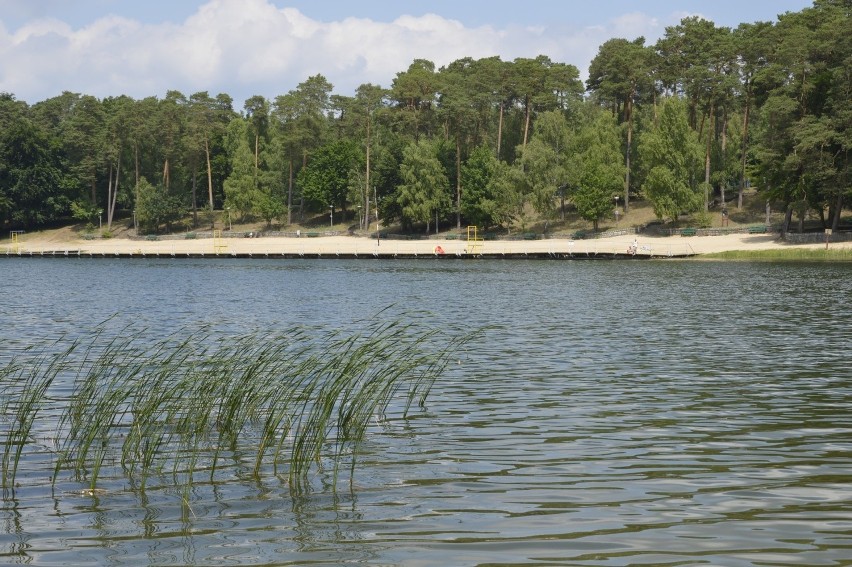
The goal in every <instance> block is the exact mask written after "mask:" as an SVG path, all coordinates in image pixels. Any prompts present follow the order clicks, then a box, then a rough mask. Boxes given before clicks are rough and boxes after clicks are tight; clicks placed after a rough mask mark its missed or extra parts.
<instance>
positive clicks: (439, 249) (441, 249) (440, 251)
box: [435, 246, 444, 254]
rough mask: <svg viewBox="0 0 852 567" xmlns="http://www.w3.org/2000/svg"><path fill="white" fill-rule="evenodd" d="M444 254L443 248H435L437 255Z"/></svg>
mask: <svg viewBox="0 0 852 567" xmlns="http://www.w3.org/2000/svg"><path fill="white" fill-rule="evenodd" d="M443 253H444V249H443V248H441V247H440V246H435V254H443Z"/></svg>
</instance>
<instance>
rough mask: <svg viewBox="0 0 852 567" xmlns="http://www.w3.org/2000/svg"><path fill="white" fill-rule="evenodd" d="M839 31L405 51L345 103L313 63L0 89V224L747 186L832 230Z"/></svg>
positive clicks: (551, 205) (556, 200)
mask: <svg viewBox="0 0 852 567" xmlns="http://www.w3.org/2000/svg"><path fill="white" fill-rule="evenodd" d="M851 29H852V9H850V3H849V1H848V0H814V2H813V5H812V6H810V7H808V8H805V9H803V10H801V11H799V12H788V13H785V14H783V15H781V16H779V17H778V19H777V21H774V22H753V23H743V24H741V25H739V26H738V27H736V28H735V29H730V28H727V27H723V26H717V25H716V24H714V23H713V22H710V21H707V20H704V19H701V18H699V17H689V18H685V19H683V20H682V21H681V22H679V23H678V24H677V25H674V26H670V27H669V28H667V29H666V30H665V33H664V34H663V36H662V37H661V38H660V39H659V40H658V41H657V42H656V43H654V44H652V45H649V44H646V41H645V39H644V38H642V37H638V38H619V37H616V38H610V39H607V40H606V41H604V42H603V43H602V44H601V45H600V47H599V50H598V53H597V54H596V55H595V57H594V58H593V60H592V61H591V62H590V65H589V76H588V79H587V80H586V84H585V85H583V84H582V83H581V82H580V79H579V71H578V69H577V67H576V66H575V65H572V64H570V63H564V62H557V61H553V60H551V59H550V58H549V57H548V56H547V55H544V54H542V55H538V56H536V57H531V58H526V57H522V58H517V59H514V60H512V61H503V60H501V59H500V58H499V57H488V58H483V59H474V58H472V57H463V58H461V59H458V60H456V61H453V62H451V63H449V64H448V65H446V66H444V67H441V68H437V67H436V66H435V64H434V63H433V62H431V61H428V60H426V59H415V60H414V61H413V62H412V63H411V64H410V65H409V66H408V67H407V68H406V69H404V70H401V71H400V72H398V73H397V74H396V76H395V77H394V78H393V80H392V82H391V84H390V85H388V86H386V87H385V86H381V85H374V84H364V85H361V86H360V87H359V88H358V89H357V90H356V92H355V93H354V96H351V97H350V96H342V95H339V94H333V85H332V84H331V83H329V81H328V80H327V79H326V78H325V77H323V76H322V75H321V74H316V75H313V76H311V77H308V78H307V79H306V80H305V81H304V82H302V83H300V84H299V85H296V86H294V87H293V88H292V89H291V90H289V91H286V92H283V93H282V94H280V95H278V96H275V97H273V98H272V99H267V98H265V97H264V96H262V95H255V96H252V97H250V98H249V99H248V100H246V101H243V103H242V104H238V105H237V106H236V108H238V109H240V110H235V104H234V101H233V100H232V99H231V97H230V96H229V95H227V94H225V93H220V94H218V95H215V96H213V95H211V94H209V93H208V92H206V91H202V92H198V93H194V94H191V95H189V96H187V95H185V94H183V93H180V92H178V91H168V92H167V93H165V96H164V97H162V98H157V97H155V96H151V97H146V98H143V99H141V100H134V99H132V98H130V97H127V96H116V97H108V98H105V99H103V100H99V99H97V98H95V97H93V96H90V95H87V94H84V93H83V94H81V93H71V92H64V93H62V94H61V95H59V96H56V97H53V98H50V99H48V100H44V101H40V102H37V103H35V104H33V105H29V104H27V103H26V102H24V101H19V100H17V99H16V98H15V96H14V94H12V93H0V228H2V229H3V230H4V232H5V231H7V230H12V229H25V230H29V229H34V228H38V227H40V226H45V225H47V224H49V223H53V222H56V221H58V220H61V219H70V218H76V219H78V220H80V221H81V222H87V223H91V222H93V221H92V219H93V218H95V219H97V218H101V216H102V218H103V220H104V221H105V223H106V228H107V229H109V228H110V227H111V226H112V225H113V223H115V222H127V220H122V219H129V218H130V216H131V214H132V212H133V211H134V210H135V211H136V212H137V213H138V218H140V219H143V221H142V222H143V224H144V227H145V229H146V230H151V231H156V230H168V229H169V227H170V226H171V225H173V224H174V222H175V220H177V219H184V220H185V219H187V218H191V221H189V222H190V224H191V225H192V226H199V225H201V224H205V223H206V224H207V225H208V226H209V225H210V223H213V222H214V220H215V218H216V217H215V216H214V215H213V214H212V213H213V211H214V210H216V209H223V208H225V207H228V208H229V210H230V211H231V212H232V213H233V214H234V215H236V216H237V218H240V219H245V220H248V219H255V220H260V219H262V220H264V221H266V222H267V224H268V225H269V226H272V225H274V224H279V225H288V224H291V223H294V222H301V221H304V220H305V219H309V218H311V216H316V215H318V214H325V213H326V212H329V209H333V210H334V211H341V216H340V217H339V218H340V219H341V220H345V221H346V222H350V221H354V217H355V212H356V210H357V213H358V220H359V221H360V225H359V226H361V227H362V228H365V227H367V226H369V225H371V224H372V223H373V222H375V221H376V219H377V218H378V217H381V219H382V220H383V222H384V223H386V224H385V226H387V224H390V223H392V222H395V221H396V222H401V223H402V224H404V225H405V226H407V227H409V228H414V226H415V225H417V229H420V228H421V226H422V227H425V228H426V229H427V230H431V229H432V228H436V227H439V226H443V227H451V226H453V225H454V226H455V227H457V228H461V227H462V226H464V225H465V224H475V225H478V226H481V227H482V228H483V229H484V228H494V227H505V228H507V229H509V228H511V227H512V225H513V224H518V223H520V224H521V225H524V224H525V222H526V220H525V219H526V218H527V215H528V214H529V213H530V212H531V211H535V212H536V214H537V215H539V217H541V218H544V219H545V221H546V222H550V221H555V220H557V219H561V218H563V217H564V215H565V212H566V210H569V209H570V210H573V211H575V212H577V213H579V215H580V216H581V217H582V218H584V219H587V220H588V221H589V222H590V223H592V224H593V225H594V226H595V227H597V224H598V222H599V221H600V220H601V219H602V218H605V217H607V216H608V215H610V214H611V211H612V207H613V206H614V205H616V203H618V202H620V203H622V204H623V207H624V211H625V212H628V211H629V208H630V203H631V200H632V199H635V198H639V197H642V198H645V199H647V200H649V201H650V202H651V203H652V204H653V206H654V210H655V211H656V213H657V215H659V216H660V218H661V219H666V220H675V219H678V218H679V217H680V216H681V215H683V214H685V213H692V212H700V211H702V210H703V211H708V210H709V209H710V208H711V207H714V206H720V205H722V204H725V205H726V206H729V207H732V208H736V207H742V204H743V200H742V195H743V191H744V190H745V188H746V187H756V188H757V189H758V191H759V192H760V195H761V196H762V197H763V198H765V199H766V200H767V201H771V202H772V203H773V206H774V207H777V208H780V209H783V210H784V211H785V213H786V216H785V223H784V227H783V230H802V229H803V222H804V218H805V215H806V214H811V215H812V216H815V217H817V218H819V219H821V221H822V224H823V226H824V227H825V228H833V229H836V228H837V227H838V225H839V223H840V219H841V214H842V212H844V211H848V210H849V208H850V205H849V204H850V201H852V182H850V181H852V180H850V176H852V174H850V167H849V154H850V146H852V134H850V125H852V105H850V104H849V101H850V100H852V73H850V72H849V69H850V68H852V42H850V41H849V37H850V33H849V30H851ZM584 87H585V89H584ZM145 180H147V181H145ZM616 197H617V199H616ZM152 199H153V201H152ZM158 199H159V200H160V202H155V201H157V200H158ZM97 211H102V213H100V214H97V215H96V213H97ZM199 212H200V213H201V214H199ZM350 214H351V216H348V215H350ZM796 221H798V226H797V225H796Z"/></svg>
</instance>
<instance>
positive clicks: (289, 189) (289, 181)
mask: <svg viewBox="0 0 852 567" xmlns="http://www.w3.org/2000/svg"><path fill="white" fill-rule="evenodd" d="M288 163H289V164H290V171H289V173H288V176H287V225H288V226H289V225H291V224H293V160H292V159H290V160H288Z"/></svg>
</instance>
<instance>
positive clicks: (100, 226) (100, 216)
mask: <svg viewBox="0 0 852 567" xmlns="http://www.w3.org/2000/svg"><path fill="white" fill-rule="evenodd" d="M103 217H104V210H103V209H98V230H103V228H104V221H103Z"/></svg>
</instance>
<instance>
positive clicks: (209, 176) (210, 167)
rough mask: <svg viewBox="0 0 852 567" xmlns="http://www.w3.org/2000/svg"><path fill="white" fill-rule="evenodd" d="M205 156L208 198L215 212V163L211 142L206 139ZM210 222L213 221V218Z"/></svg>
mask: <svg viewBox="0 0 852 567" xmlns="http://www.w3.org/2000/svg"><path fill="white" fill-rule="evenodd" d="M204 157H205V159H206V160H207V199H208V200H209V201H210V213H211V215H212V213H213V165H212V164H211V163H210V144H209V143H208V141H207V138H205V139H204ZM211 218H212V216H211ZM210 222H213V221H212V220H211V221H210Z"/></svg>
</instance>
